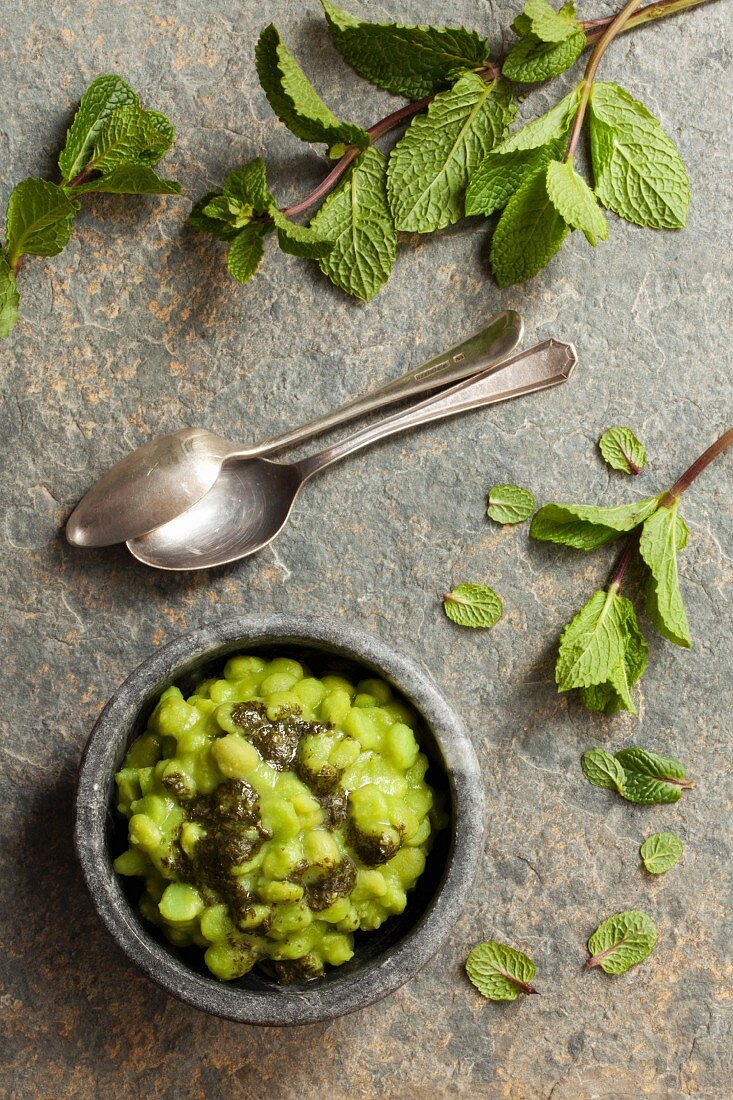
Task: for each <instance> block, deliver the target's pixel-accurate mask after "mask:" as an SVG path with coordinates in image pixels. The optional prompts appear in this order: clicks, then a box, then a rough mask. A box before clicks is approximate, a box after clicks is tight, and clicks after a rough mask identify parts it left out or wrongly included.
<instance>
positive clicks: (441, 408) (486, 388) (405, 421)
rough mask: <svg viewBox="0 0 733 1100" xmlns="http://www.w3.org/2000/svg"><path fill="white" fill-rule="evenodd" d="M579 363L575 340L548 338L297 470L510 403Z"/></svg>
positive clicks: (314, 468)
mask: <svg viewBox="0 0 733 1100" xmlns="http://www.w3.org/2000/svg"><path fill="white" fill-rule="evenodd" d="M577 361H578V356H577V353H576V351H575V348H574V347H573V345H572V344H564V343H562V342H561V341H559V340H545V341H544V342H543V343H541V344H536V345H535V347H533V348H530V349H529V350H528V351H524V352H522V353H521V354H520V355H516V356H514V358H513V359H509V360H507V361H505V362H504V363H502V364H501V365H500V367H498V368H496V367H495V368H492V369H490V370H487V371H484V372H483V373H482V374H479V375H478V376H475V377H473V378H469V379H467V381H465V382H461V383H460V384H459V385H457V386H452V387H451V388H450V389H449V390H443V391H442V392H441V393H439V394H436V395H435V396H434V397H429V398H428V399H427V400H426V401H421V402H420V403H419V404H417V405H413V406H412V407H411V408H409V409H405V410H404V411H403V412H398V413H394V414H393V415H392V416H387V417H385V418H384V420H380V421H378V422H377V423H376V424H369V425H368V426H367V427H366V428H362V430H361V431H358V432H355V433H354V434H353V435H350V436H348V438H347V439H343V440H341V442H340V443H334V445H333V446H332V447H326V448H325V449H324V450H322V451H318V452H317V453H316V454H314V455H311V456H310V457H309V458H304V459H303V460H302V461H301V462H298V463H297V469H298V473H299V474H300V476H301V478H302V479H303V481H305V480H306V479H307V478H309V477H312V476H313V474H316V473H318V472H319V471H321V470H325V468H326V467H327V466H331V465H332V464H333V463H334V462H339V461H340V460H341V459H342V458H346V457H347V455H351V454H353V453H354V452H355V451H360V450H362V449H363V448H364V447H369V446H371V444H372V443H376V442H377V441H378V440H380V439H385V438H386V437H387V436H390V435H395V434H396V433H397V432H404V431H406V430H407V429H408V428H416V427H418V426H419V425H420V424H427V423H429V422H430V421H432V420H442V419H443V418H444V417H447V416H456V415H457V414H458V413H462V412H467V411H468V410H469V409H478V408H480V407H481V406H482V405H493V404H494V403H495V402H497V401H507V400H508V399H509V398H512V397H521V396H522V395H523V394H525V393H534V392H535V391H536V390H544V389H548V388H549V387H550V386H558V385H560V383H561V382H566V381H567V379H568V378H569V377H570V374H571V373H572V370H573V368H574V366H575V364H576V363H577Z"/></svg>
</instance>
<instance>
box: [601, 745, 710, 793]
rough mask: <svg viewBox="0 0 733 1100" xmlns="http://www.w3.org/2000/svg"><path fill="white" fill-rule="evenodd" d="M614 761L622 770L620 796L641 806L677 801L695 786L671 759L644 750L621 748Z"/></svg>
mask: <svg viewBox="0 0 733 1100" xmlns="http://www.w3.org/2000/svg"><path fill="white" fill-rule="evenodd" d="M616 759H617V760H618V762H619V764H620V765H621V767H622V768H623V769H624V773H625V775H626V780H625V782H624V789H623V792H621V793H622V794H623V797H624V798H625V799H626V800H627V802H636V803H638V804H640V805H643V806H653V805H661V804H666V803H672V802H679V800H680V798H681V797H682V792H683V791H684V790H689V789H691V788H692V787H694V786H695V784H694V783H693V782H692V780H690V779H687V777H686V775H685V769H684V767H683V765H682V764H680V762H679V760H675V758H674V757H673V756H660V755H659V754H658V753H653V752H646V751H645V750H644V749H638V748H630V749H622V750H621V751H620V752H617V753H616Z"/></svg>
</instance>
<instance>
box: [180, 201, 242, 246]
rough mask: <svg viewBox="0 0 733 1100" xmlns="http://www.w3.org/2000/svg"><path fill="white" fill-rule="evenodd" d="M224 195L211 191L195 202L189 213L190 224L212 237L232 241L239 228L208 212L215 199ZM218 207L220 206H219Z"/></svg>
mask: <svg viewBox="0 0 733 1100" xmlns="http://www.w3.org/2000/svg"><path fill="white" fill-rule="evenodd" d="M221 197H222V196H221V195H220V194H217V193H216V191H209V192H208V194H206V195H204V196H203V197H202V198H200V199H199V200H198V202H197V203H195V204H194V206H193V209H192V210H191V213H190V214H189V215H188V223H187V224H188V225H190V226H193V228H194V229H200V230H201V231H202V232H204V233H209V234H210V235H211V236H212V237H216V239H217V240H220V241H231V240H233V238H234V237H236V235H237V232H238V231H237V229H235V227H234V226H233V225H231V224H229V222H228V221H222V220H221V219H220V218H219V217H218V215H217V217H215V218H214V217H212V216H211V215H210V214H207V213H206V211H207V210H208V209H209V207H210V206H211V204H212V203H213V202H214V200H215V199H220V198H221ZM217 209H219V207H218V206H217Z"/></svg>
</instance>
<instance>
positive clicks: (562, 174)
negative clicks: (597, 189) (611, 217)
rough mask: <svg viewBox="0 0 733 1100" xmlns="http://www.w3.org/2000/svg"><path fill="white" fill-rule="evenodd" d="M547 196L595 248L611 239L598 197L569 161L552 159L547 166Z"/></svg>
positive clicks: (562, 215)
mask: <svg viewBox="0 0 733 1100" xmlns="http://www.w3.org/2000/svg"><path fill="white" fill-rule="evenodd" d="M546 183H547V194H548V195H549V196H550V202H551V203H552V205H553V206H554V207H555V209H556V210H557V212H558V214H559V215H560V217H561V218H562V219H563V221H564V222H567V224H568V225H569V226H570V228H571V229H580V230H581V232H582V233H583V234H584V235H585V239H586V240H587V241H588V244H592V245H593V246H594V247H595V245H596V244H597V243H598V241H599V240H601V241H605V240H606V238H607V237H608V222H607V221H606V219H605V217H604V215H603V211H602V210H601V208H600V207H599V205H598V202H597V201H596V197H595V195H594V194H593V192H592V191H591V189H590V187H589V186H588V184H587V183H586V182H585V180H584V179H583V177H582V176H580V175H578V173H577V172H576V171H575V169H574V168H573V166H572V164H569V163H568V162H567V161H558V160H551V161H550V163H549V164H548V165H547V175H546Z"/></svg>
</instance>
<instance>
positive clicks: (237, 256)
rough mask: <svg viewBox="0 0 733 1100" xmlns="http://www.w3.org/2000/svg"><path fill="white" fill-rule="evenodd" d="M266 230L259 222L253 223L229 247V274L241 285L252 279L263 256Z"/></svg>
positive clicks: (238, 234) (241, 231)
mask: <svg viewBox="0 0 733 1100" xmlns="http://www.w3.org/2000/svg"><path fill="white" fill-rule="evenodd" d="M263 234H264V229H263V227H262V225H261V224H260V223H259V222H252V223H251V224H250V225H246V226H245V227H244V229H242V230H240V232H239V233H237V235H236V237H235V238H234V239H233V241H232V243H231V244H230V245H229V251H228V253H227V267H228V268H229V274H230V275H233V276H234V278H235V279H236V280H237V281H238V282H240V283H246V282H247V280H248V279H251V278H252V276H253V275H254V273H255V272H256V270H257V268H258V267H259V266H260V260H261V259H262V254H263V251H264V249H263V245H262V237H263Z"/></svg>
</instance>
